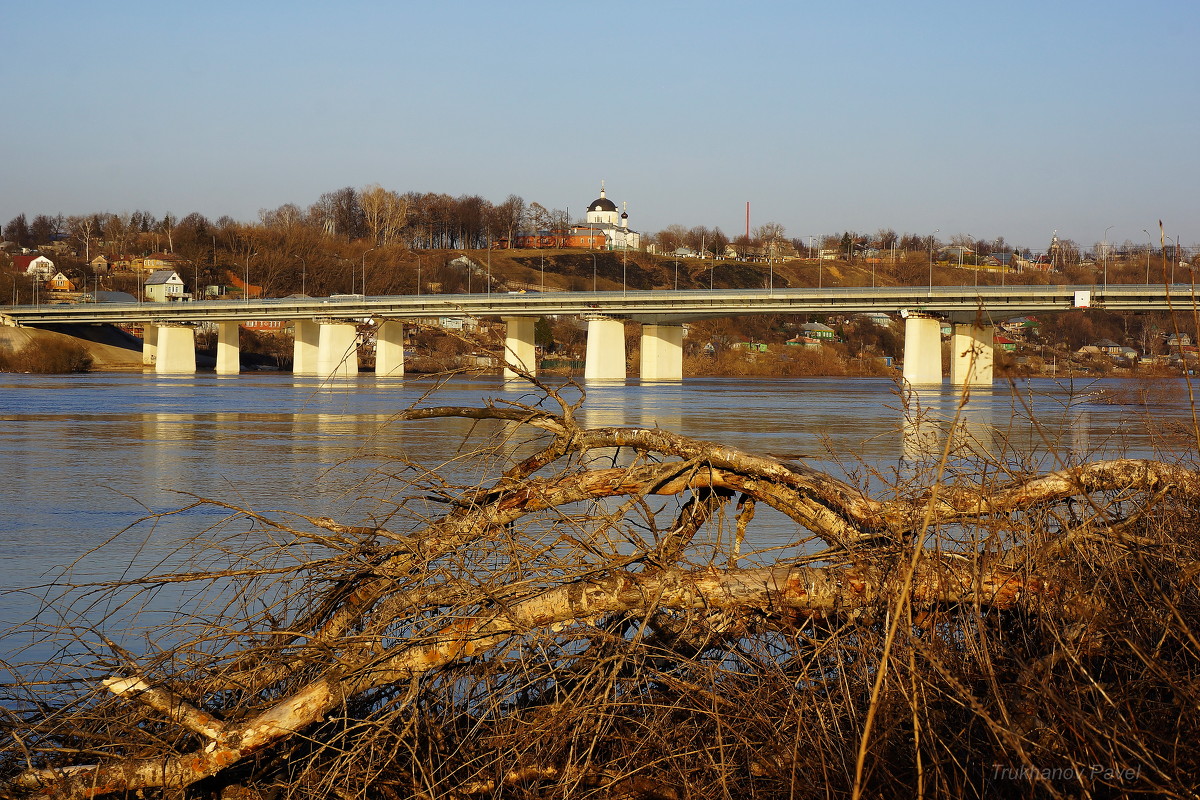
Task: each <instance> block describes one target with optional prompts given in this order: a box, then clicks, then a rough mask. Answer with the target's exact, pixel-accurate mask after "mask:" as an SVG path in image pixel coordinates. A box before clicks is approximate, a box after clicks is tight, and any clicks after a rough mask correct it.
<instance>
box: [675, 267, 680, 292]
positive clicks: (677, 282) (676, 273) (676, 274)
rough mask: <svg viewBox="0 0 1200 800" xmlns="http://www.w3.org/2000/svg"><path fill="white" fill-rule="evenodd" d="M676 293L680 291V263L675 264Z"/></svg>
mask: <svg viewBox="0 0 1200 800" xmlns="http://www.w3.org/2000/svg"><path fill="white" fill-rule="evenodd" d="M675 291H677V292H678V291H679V262H678V261H676V262H675Z"/></svg>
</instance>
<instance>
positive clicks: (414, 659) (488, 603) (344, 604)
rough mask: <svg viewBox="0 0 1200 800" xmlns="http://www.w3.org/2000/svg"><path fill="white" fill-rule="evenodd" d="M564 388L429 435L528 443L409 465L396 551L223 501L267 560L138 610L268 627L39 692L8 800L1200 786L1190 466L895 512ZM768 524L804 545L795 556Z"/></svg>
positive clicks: (23, 691) (1104, 467)
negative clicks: (591, 410)
mask: <svg viewBox="0 0 1200 800" xmlns="http://www.w3.org/2000/svg"><path fill="white" fill-rule="evenodd" d="M546 392H547V397H548V399H550V400H552V401H557V402H558V404H559V409H558V411H557V412H556V413H551V412H548V411H546V410H545V409H544V408H541V407H532V406H517V405H509V406H495V405H488V406H485V407H482V408H460V407H432V408H417V409H410V410H409V411H406V412H404V413H402V414H399V415H398V416H397V420H396V422H397V424H417V423H420V422H423V421H430V420H437V419H445V418H451V417H456V418H465V419H470V420H475V421H479V422H480V423H487V424H494V425H498V426H499V428H498V430H500V431H502V432H503V435H502V436H501V437H500V440H501V441H500V443H498V444H497V443H495V442H491V443H486V444H481V445H480V448H481V449H480V450H479V451H477V455H478V456H479V457H480V458H483V457H484V456H485V455H486V456H487V457H492V456H495V455H496V454H498V453H500V454H509V456H508V457H509V460H508V466H507V468H505V469H503V470H501V471H500V472H499V475H498V477H497V478H496V479H495V480H494V481H493V482H492V483H491V484H490V485H484V486H480V485H474V484H472V485H466V484H464V485H455V484H454V483H453V481H452V480H450V478H449V476H447V475H445V474H436V473H432V472H430V471H429V470H428V469H426V468H424V467H420V468H416V466H415V465H413V466H414V468H413V469H412V470H411V471H410V473H409V474H410V475H411V477H410V478H409V479H408V484H407V489H406V493H405V494H404V496H403V497H402V498H401V499H399V500H397V501H395V502H394V507H393V509H392V510H391V512H390V517H389V519H388V522H387V524H386V525H383V524H370V525H364V524H358V525H351V524H343V523H339V522H336V521H334V520H332V519H329V518H325V517H315V516H301V515H295V514H285V513H280V512H269V513H264V512H259V511H254V510H250V509H244V508H238V507H234V506H231V505H226V504H224V503H222V502H219V501H206V502H207V503H209V504H210V505H213V506H220V507H223V508H225V509H227V510H228V511H229V512H230V513H231V514H233V515H234V519H238V520H245V521H246V522H247V523H249V524H250V525H252V526H253V527H254V528H255V529H256V530H259V531H263V532H265V533H266V534H269V535H267V536H264V537H263V538H262V539H261V540H260V541H261V542H263V543H260V545H259V549H257V550H254V551H248V552H246V553H244V554H243V560H242V562H241V563H239V564H235V565H233V566H228V567H226V568H224V569H222V570H218V571H210V570H198V571H193V572H189V571H176V572H172V573H169V574H157V575H151V576H147V577H145V578H144V579H141V580H139V581H134V582H126V583H123V584H122V585H121V586H119V587H116V586H114V587H107V588H108V589H110V590H112V591H117V590H120V591H127V590H129V589H130V588H132V589H134V590H135V591H139V590H142V589H146V588H149V587H158V586H162V585H164V584H168V583H194V584H204V585H208V586H210V587H212V589H213V591H214V592H216V593H224V594H225V595H226V596H232V597H236V598H241V599H242V602H241V603H240V604H238V602H234V603H233V604H232V605H231V606H230V608H231V609H232V611H233V613H231V614H230V615H229V617H228V618H221V619H213V620H209V621H207V624H205V625H203V626H201V627H200V629H199V630H195V629H193V628H190V627H186V626H181V627H179V628H178V629H174V630H170V631H169V632H168V635H165V636H164V640H163V641H164V644H163V645H162V646H161V647H159V648H158V649H148V650H147V651H146V652H144V653H140V654H138V655H137V656H134V655H131V654H129V653H126V652H124V651H123V650H121V649H120V647H118V646H117V645H115V644H111V646H110V648H109V655H108V656H107V657H105V658H97V659H95V660H94V661H93V662H91V663H90V664H88V665H86V666H85V667H80V666H79V665H75V666H74V667H71V669H72V670H74V672H73V674H71V675H67V674H66V673H65V672H64V674H63V676H62V677H60V678H59V679H56V680H49V681H46V680H44V679H40V680H37V681H35V680H33V679H30V680H29V681H26V682H24V683H18V684H16V685H13V686H10V687H8V688H9V691H8V697H7V698H6V699H5V702H4V704H3V705H4V707H5V709H6V712H5V721H4V723H3V733H4V737H5V745H6V751H7V755H6V756H5V757H4V758H3V760H2V761H0V767H3V788H2V789H0V796H4V797H12V798H16V797H25V796H38V797H47V798H72V799H73V798H83V797H102V796H106V795H113V796H119V795H124V794H127V793H130V792H143V793H145V792H164V793H167V794H170V793H171V792H178V791H182V790H184V789H187V790H188V791H191V792H193V793H197V794H200V795H204V794H207V795H211V796H235V795H236V793H237V792H241V793H242V796H247V795H248V796H263V797H266V796H272V795H273V794H274V793H277V792H279V791H286V792H288V793H289V794H290V795H292V796H311V797H335V796H336V797H346V796H359V795H361V796H385V797H392V796H395V797H402V796H422V797H470V796H482V795H491V796H514V797H534V796H537V797H541V796H567V795H570V796H592V795H595V796H608V797H612V796H624V797H664V798H673V797H684V796H688V797H706V796H713V797H725V796H730V795H731V794H739V795H747V796H748V795H751V794H758V795H761V796H792V797H803V796H827V795H828V796H842V795H845V796H851V795H859V796H861V795H862V794H863V793H864V792H869V793H871V794H881V795H889V794H891V795H896V796H911V795H912V794H913V792H914V789H915V790H916V792H917V793H918V794H920V795H923V796H929V797H933V796H943V797H968V796H978V797H982V796H989V797H990V796H997V795H1005V794H1007V795H1011V796H1026V795H1028V796H1035V795H1038V794H1044V795H1047V796H1053V795H1055V794H1059V793H1065V794H1073V793H1076V791H1077V790H1078V789H1079V788H1080V787H1081V786H1082V787H1083V788H1084V789H1086V791H1087V792H1090V793H1099V794H1104V793H1106V792H1116V793H1120V792H1124V791H1127V790H1132V789H1133V788H1135V787H1136V788H1137V790H1139V791H1145V792H1150V791H1153V792H1156V793H1162V794H1168V795H1173V796H1194V795H1193V794H1192V793H1193V792H1194V791H1195V790H1196V788H1197V787H1196V785H1195V783H1194V781H1193V779H1191V778H1190V777H1189V776H1190V775H1194V774H1197V771H1198V769H1200V763H1197V762H1198V761H1200V759H1197V758H1196V757H1195V755H1194V754H1192V753H1191V752H1190V751H1189V752H1184V751H1183V750H1181V748H1179V747H1177V746H1176V745H1175V744H1174V743H1175V742H1177V741H1179V740H1180V738H1181V737H1186V736H1191V735H1194V734H1195V733H1197V730H1196V716H1197V709H1200V705H1198V704H1197V700H1200V683H1198V682H1197V679H1196V676H1197V674H1198V672H1200V642H1198V641H1197V639H1196V637H1195V635H1194V633H1193V632H1192V630H1191V627H1190V626H1191V623H1192V620H1193V619H1195V612H1196V611H1197V610H1200V604H1198V602H1197V601H1198V600H1200V597H1198V595H1197V591H1196V586H1195V578H1196V575H1197V574H1200V557H1198V556H1200V553H1198V552H1197V548H1198V546H1200V536H1197V533H1196V530H1195V526H1194V515H1195V511H1196V507H1197V501H1198V499H1200V474H1198V473H1197V472H1196V471H1194V470H1193V469H1190V468H1188V467H1186V466H1182V465H1172V464H1165V463H1161V462H1150V461H1141V460H1114V461H1106V462H1095V463H1088V464H1082V465H1077V466H1073V467H1070V468H1063V469H1060V470H1058V471H1055V472H1051V473H1048V474H1041V475H1024V476H1019V477H1016V478H1014V479H1011V480H1009V481H1008V482H1006V483H1004V484H996V485H988V486H980V485H970V486H968V485H963V484H962V483H961V482H956V481H952V482H949V483H946V484H944V485H943V484H939V483H936V482H931V483H929V484H928V485H927V486H926V487H925V491H922V492H918V493H909V496H899V495H898V494H897V495H894V496H891V497H886V496H885V497H876V496H871V495H870V494H868V492H867V491H866V490H865V489H864V488H862V487H860V486H856V485H854V484H852V483H850V482H848V481H846V480H844V479H839V478H836V477H834V476H831V475H829V474H825V473H823V472H821V471H818V470H816V469H813V468H811V467H809V466H806V465H804V464H801V463H797V462H795V461H787V460H781V459H778V458H773V457H769V456H763V455H756V454H752V453H748V452H744V451H742V450H738V449H736V448H732V447H728V446H725V445H721V444H717V443H712V442H704V441H698V440H695V439H690V438H687V437H685V436H682V435H679V434H676V433H672V432H669V431H665V430H661V429H645V428H615V427H608V428H596V429H586V428H583V427H581V426H580V425H578V424H577V422H576V417H575V412H576V411H577V409H578V403H576V404H571V403H568V402H566V401H565V400H563V399H562V398H561V397H560V395H559V394H558V393H556V392H554V391H552V390H549V389H547V390H546ZM523 431H534V432H535V434H536V435H534V436H533V437H532V438H531V439H528V440H523V442H524V443H523V447H524V449H523V450H522V449H521V448H520V447H514V445H513V442H514V440H515V439H517V438H519V437H521V436H523V435H524V434H523V433H522V432H523ZM759 505H763V506H768V507H770V508H772V509H774V510H776V511H778V512H780V513H781V514H782V515H784V517H786V518H787V519H788V520H790V523H789V524H791V525H792V526H793V529H794V531H795V533H794V537H793V539H792V541H791V542H789V543H788V544H789V548H788V549H783V550H779V551H777V552H775V551H773V552H772V553H771V554H767V555H769V556H770V557H769V558H768V559H767V560H765V561H764V560H763V558H762V557H760V556H762V555H763V554H756V553H747V552H744V549H745V547H746V543H747V541H748V539H750V538H752V536H751V534H752V531H753V527H754V524H755V520H756V519H758V518H759V517H758V516H757V515H758V511H757V507H758V506H759ZM430 508H434V509H436V508H440V509H441V510H440V512H439V513H431V512H430V511H429V509H430ZM1081 509H1082V511H1081ZM730 514H732V516H733V526H732V527H733V530H732V532H731V533H730V534H729V535H725V534H724V533H723V531H724V530H725V526H726V518H727V516H728V515H730ZM780 553H782V555H780ZM245 598H254V599H255V602H254V603H251V602H249V601H246V600H245ZM898 615H899V616H898ZM901 620H903V624H899V623H900V621H901ZM80 636H81V639H82V638H85V637H86V636H87V634H86V633H85V634H80ZM63 669H64V670H67V667H66V666H64V667H63ZM856 754H857V755H858V757H859V758H858V759H857V760H858V761H860V762H862V763H864V764H866V765H867V768H866V769H862V768H859V769H857V770H856V769H855V768H854V764H855V762H856V757H855V756H856ZM997 765H999V766H997ZM1047 766H1049V767H1052V768H1056V769H1071V770H1074V771H1075V773H1074V774H1076V775H1077V776H1078V775H1084V774H1085V773H1086V771H1087V770H1092V769H1094V768H1096V767H1097V766H1100V767H1103V768H1104V770H1107V771H1103V770H1101V771H1099V772H1096V773H1094V774H1087V775H1086V777H1081V778H1079V779H1078V780H1077V781H1076V784H1072V785H1070V786H1064V785H1063V784H1062V783H1061V782H1059V783H1057V784H1056V783H1055V779H1054V777H1053V776H1050V777H1048V776H1047V775H1046V774H1044V772H1043V770H1044V769H1045V768H1046V767H1047ZM1012 771H1016V773H1017V774H1020V775H1021V776H1023V777H1022V778H1021V779H1020V780H1014V779H1009V778H1007V777H1005V776H1007V775H1009V774H1011V773H1012Z"/></svg>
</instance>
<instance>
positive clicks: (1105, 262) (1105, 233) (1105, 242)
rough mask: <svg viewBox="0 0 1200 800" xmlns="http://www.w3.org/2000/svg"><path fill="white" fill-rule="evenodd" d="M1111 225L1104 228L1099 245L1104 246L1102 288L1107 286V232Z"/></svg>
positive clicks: (1111, 227)
mask: <svg viewBox="0 0 1200 800" xmlns="http://www.w3.org/2000/svg"><path fill="white" fill-rule="evenodd" d="M1113 227H1115V226H1113V225H1109V226H1108V227H1107V228H1105V229H1104V242H1103V243H1101V247H1103V248H1104V288H1105V289H1107V288H1108V232H1109V231H1111V230H1112V229H1113Z"/></svg>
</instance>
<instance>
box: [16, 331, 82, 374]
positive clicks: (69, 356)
mask: <svg viewBox="0 0 1200 800" xmlns="http://www.w3.org/2000/svg"><path fill="white" fill-rule="evenodd" d="M6 345H7V346H0V372H37V373H63V372H87V371H88V370H90V369H91V368H92V356H91V354H89V353H88V351H87V348H86V347H85V346H84V345H83V344H82V343H79V342H76V341H74V340H69V339H67V337H65V336H53V337H52V336H41V337H36V338H31V339H29V340H28V341H26V342H24V343H23V344H22V345H21V346H19V347H15V348H14V347H13V340H11V339H10V340H8V341H7V342H6Z"/></svg>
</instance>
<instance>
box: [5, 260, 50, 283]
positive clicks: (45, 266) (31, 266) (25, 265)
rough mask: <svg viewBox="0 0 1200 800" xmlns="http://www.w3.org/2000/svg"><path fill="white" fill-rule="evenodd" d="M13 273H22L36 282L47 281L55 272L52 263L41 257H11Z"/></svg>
mask: <svg viewBox="0 0 1200 800" xmlns="http://www.w3.org/2000/svg"><path fill="white" fill-rule="evenodd" d="M12 260H13V271H14V272H23V273H24V274H26V275H29V276H31V277H33V278H37V279H38V280H47V279H48V278H49V277H50V276H51V275H53V274H54V273H55V272H56V270H55V268H54V262H53V261H51V260H50V259H48V258H46V257H45V256H43V255H19V256H13V257H12Z"/></svg>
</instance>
